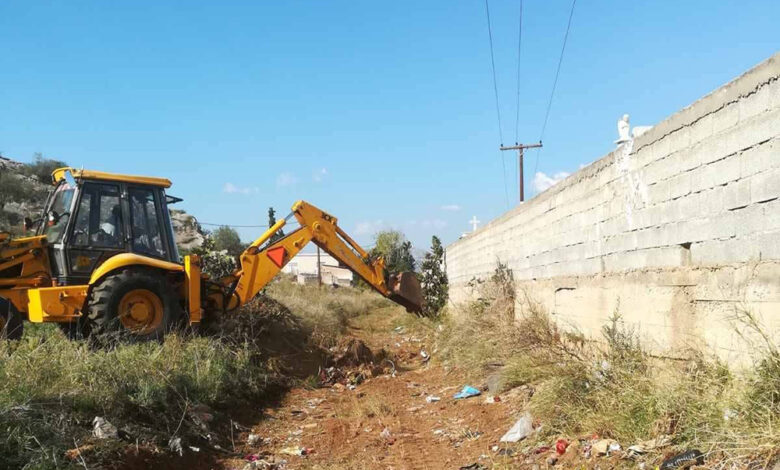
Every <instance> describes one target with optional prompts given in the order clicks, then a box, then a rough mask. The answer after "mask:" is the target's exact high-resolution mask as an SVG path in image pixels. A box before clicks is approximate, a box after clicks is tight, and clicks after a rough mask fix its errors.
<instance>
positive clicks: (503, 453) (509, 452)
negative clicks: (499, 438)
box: [495, 446, 515, 457]
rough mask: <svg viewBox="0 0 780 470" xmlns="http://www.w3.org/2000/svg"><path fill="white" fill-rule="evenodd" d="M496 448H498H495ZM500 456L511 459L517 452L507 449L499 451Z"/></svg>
mask: <svg viewBox="0 0 780 470" xmlns="http://www.w3.org/2000/svg"><path fill="white" fill-rule="evenodd" d="M495 447H498V446H495ZM498 455H505V456H507V457H511V456H513V455H515V451H513V450H512V449H507V448H504V449H499V451H498Z"/></svg>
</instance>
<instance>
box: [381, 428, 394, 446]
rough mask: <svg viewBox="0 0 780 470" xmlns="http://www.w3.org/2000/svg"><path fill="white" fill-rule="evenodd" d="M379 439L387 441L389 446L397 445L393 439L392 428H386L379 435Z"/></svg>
mask: <svg viewBox="0 0 780 470" xmlns="http://www.w3.org/2000/svg"><path fill="white" fill-rule="evenodd" d="M379 437H381V438H382V439H384V440H385V442H387V443H388V445H393V444H394V443H395V438H394V437H393V434H392V433H391V432H390V428H384V429H383V430H382V432H380V433H379Z"/></svg>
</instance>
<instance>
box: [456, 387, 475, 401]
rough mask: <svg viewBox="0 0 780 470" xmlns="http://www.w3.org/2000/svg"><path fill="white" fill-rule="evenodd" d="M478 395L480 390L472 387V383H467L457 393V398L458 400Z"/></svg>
mask: <svg viewBox="0 0 780 470" xmlns="http://www.w3.org/2000/svg"><path fill="white" fill-rule="evenodd" d="M477 395H479V390H477V389H476V388H474V387H472V386H471V385H466V386H465V387H463V390H461V391H460V392H459V393H456V394H455V399H456V400H458V399H460V398H469V397H476V396H477Z"/></svg>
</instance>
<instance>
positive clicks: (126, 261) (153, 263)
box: [89, 253, 184, 285]
mask: <svg viewBox="0 0 780 470" xmlns="http://www.w3.org/2000/svg"><path fill="white" fill-rule="evenodd" d="M130 266H141V267H148V268H155V269H160V270H163V271H171V272H182V271H184V266H182V265H181V264H177V263H170V262H168V261H163V260H159V259H156V258H149V257H148V256H142V255H136V254H134V253H120V254H118V255H115V256H112V257H111V258H109V259H107V260H106V261H105V262H104V263H103V264H101V265H100V266H98V268H97V269H96V270H94V271H93V272H92V276H91V277H90V278H89V285H93V284H95V283H96V282H98V281H99V280H100V279H102V278H103V277H105V276H106V275H107V274H110V273H112V272H114V271H117V270H118V269H122V268H126V267H130Z"/></svg>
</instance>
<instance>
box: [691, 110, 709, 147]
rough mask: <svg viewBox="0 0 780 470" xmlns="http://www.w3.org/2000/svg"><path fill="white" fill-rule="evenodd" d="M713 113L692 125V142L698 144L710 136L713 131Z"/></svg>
mask: <svg viewBox="0 0 780 470" xmlns="http://www.w3.org/2000/svg"><path fill="white" fill-rule="evenodd" d="M712 116H713V115H712V114H708V115H706V116H704V117H702V118H701V119H699V120H698V121H696V122H695V123H694V124H693V125H692V126H691V144H696V143H697V142H701V141H702V140H704V139H707V138H709V137H710V136H711V135H712V132H713V118H712Z"/></svg>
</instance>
